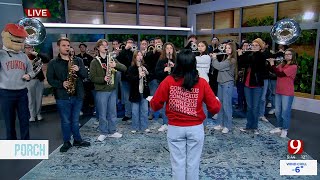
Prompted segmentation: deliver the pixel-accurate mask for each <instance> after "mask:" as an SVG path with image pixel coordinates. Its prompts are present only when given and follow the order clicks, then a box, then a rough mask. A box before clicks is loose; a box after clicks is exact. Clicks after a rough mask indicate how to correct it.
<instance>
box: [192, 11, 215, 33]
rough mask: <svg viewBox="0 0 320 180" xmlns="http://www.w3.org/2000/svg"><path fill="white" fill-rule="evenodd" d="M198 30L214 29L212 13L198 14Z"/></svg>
mask: <svg viewBox="0 0 320 180" xmlns="http://www.w3.org/2000/svg"><path fill="white" fill-rule="evenodd" d="M196 22H197V25H196V27H197V31H210V32H211V30H212V13H208V14H197V18H196Z"/></svg>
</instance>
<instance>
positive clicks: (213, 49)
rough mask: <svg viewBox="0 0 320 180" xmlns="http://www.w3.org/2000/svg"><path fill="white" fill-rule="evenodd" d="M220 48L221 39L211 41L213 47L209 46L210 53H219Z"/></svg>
mask: <svg viewBox="0 0 320 180" xmlns="http://www.w3.org/2000/svg"><path fill="white" fill-rule="evenodd" d="M218 46H219V38H217V37H213V38H212V39H211V45H209V46H208V51H209V53H210V54H211V53H218V52H220V50H219V49H218Z"/></svg>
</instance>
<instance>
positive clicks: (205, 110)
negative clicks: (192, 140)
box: [202, 103, 208, 127]
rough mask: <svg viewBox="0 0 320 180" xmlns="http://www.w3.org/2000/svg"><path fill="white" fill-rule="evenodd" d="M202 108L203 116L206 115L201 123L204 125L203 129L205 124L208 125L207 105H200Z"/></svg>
mask: <svg viewBox="0 0 320 180" xmlns="http://www.w3.org/2000/svg"><path fill="white" fill-rule="evenodd" d="M202 108H203V112H204V114H205V115H206V118H205V119H204V121H203V125H204V127H206V126H207V124H208V108H207V105H206V104H205V103H202Z"/></svg>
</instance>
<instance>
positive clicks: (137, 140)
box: [21, 118, 320, 180]
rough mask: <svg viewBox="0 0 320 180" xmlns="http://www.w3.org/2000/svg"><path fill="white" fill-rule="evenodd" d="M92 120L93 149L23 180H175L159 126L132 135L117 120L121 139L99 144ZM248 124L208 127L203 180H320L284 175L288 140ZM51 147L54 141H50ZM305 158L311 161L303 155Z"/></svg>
mask: <svg viewBox="0 0 320 180" xmlns="http://www.w3.org/2000/svg"><path fill="white" fill-rule="evenodd" d="M93 122H94V120H93V119H91V120H90V121H88V123H86V124H85V125H84V126H83V127H82V128H81V133H82V136H83V137H84V139H86V140H88V141H90V142H91V144H92V146H90V147H86V148H76V147H72V148H71V149H70V150H69V151H68V152H67V153H60V152H59V148H60V147H59V148H58V149H56V150H55V151H53V152H52V153H51V155H50V156H49V160H43V161H42V162H41V163H39V164H38V165H37V166H35V167H34V168H33V169H32V170H31V171H29V172H28V173H27V174H26V175H25V176H23V177H22V178H21V179H37V180H38V179H55V180H56V179H108V180H111V179H112V180H113V179H119V180H120V179H121V180H123V179H127V180H129V179H130V180H131V179H135V180H151V179H152V180H160V179H163V180H168V179H171V165H170V160H169V152H168V148H167V142H166V134H165V133H160V132H158V131H157V128H159V127H160V124H159V123H158V122H156V121H154V120H153V121H149V122H150V128H151V129H152V131H151V133H135V134H132V133H131V132H130V122H126V123H123V122H121V120H120V119H119V120H118V130H119V132H121V133H123V135H124V136H123V137H122V138H120V139H115V138H107V139H106V140H105V141H104V142H97V141H96V138H97V136H98V135H99V133H98V132H97V130H96V126H95V125H94V124H93ZM245 123H246V120H245V119H238V118H235V119H233V124H234V128H233V130H232V131H231V132H230V133H228V134H222V133H221V132H218V131H214V130H213V129H212V126H213V121H210V122H209V127H210V128H209V129H210V130H209V131H208V132H207V133H206V138H205V145H204V150H203V152H202V157H201V159H202V161H201V169H200V179H203V180H205V179H320V166H319V164H318V176H280V175H279V174H280V173H279V160H285V159H286V158H287V141H288V139H283V138H280V137H278V136H276V135H270V134H269V131H270V130H271V129H272V128H274V127H273V125H272V124H270V123H266V122H259V129H260V135H254V134H252V133H242V132H240V131H239V128H240V127H243V126H244V125H245ZM49 143H50V142H49ZM305 155H306V157H307V159H312V158H311V157H310V156H308V155H307V154H305Z"/></svg>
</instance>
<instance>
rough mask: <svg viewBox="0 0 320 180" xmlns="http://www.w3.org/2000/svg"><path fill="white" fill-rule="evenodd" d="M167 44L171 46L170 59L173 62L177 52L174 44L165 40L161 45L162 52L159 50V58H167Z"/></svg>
mask: <svg viewBox="0 0 320 180" xmlns="http://www.w3.org/2000/svg"><path fill="white" fill-rule="evenodd" d="M169 45H170V46H171V47H172V48H173V53H172V61H173V62H175V61H176V56H177V52H176V48H175V47H174V45H173V44H172V43H171V42H166V43H165V44H164V45H163V48H162V52H161V55H160V59H161V60H166V59H167V53H166V47H167V46H169Z"/></svg>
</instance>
